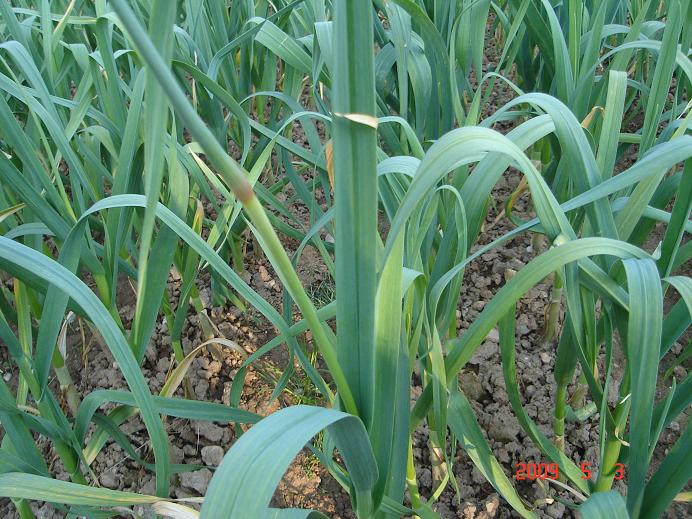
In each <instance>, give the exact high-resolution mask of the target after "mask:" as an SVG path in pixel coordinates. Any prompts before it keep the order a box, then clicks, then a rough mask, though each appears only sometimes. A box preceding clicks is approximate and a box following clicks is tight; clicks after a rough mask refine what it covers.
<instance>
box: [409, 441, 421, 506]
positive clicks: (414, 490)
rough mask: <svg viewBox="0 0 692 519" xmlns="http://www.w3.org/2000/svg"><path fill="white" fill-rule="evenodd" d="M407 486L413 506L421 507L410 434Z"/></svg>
mask: <svg viewBox="0 0 692 519" xmlns="http://www.w3.org/2000/svg"><path fill="white" fill-rule="evenodd" d="M406 486H407V487H408V494H409V498H410V499H411V508H414V509H415V508H419V507H420V506H421V505H422V503H421V499H420V492H419V490H418V482H417V481H416V466H415V464H414V463H413V439H412V438H411V436H409V440H408V461H407V463H406Z"/></svg>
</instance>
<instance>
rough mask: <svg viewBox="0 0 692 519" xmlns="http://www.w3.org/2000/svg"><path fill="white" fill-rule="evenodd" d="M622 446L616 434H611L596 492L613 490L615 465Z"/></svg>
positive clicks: (607, 442) (607, 441) (609, 434)
mask: <svg viewBox="0 0 692 519" xmlns="http://www.w3.org/2000/svg"><path fill="white" fill-rule="evenodd" d="M621 446H622V443H621V442H620V440H618V439H617V438H616V437H615V434H614V433H611V432H609V433H608V439H607V440H606V445H605V450H604V452H603V459H602V460H601V469H600V471H599V472H598V479H597V480H596V485H595V486H594V492H608V491H609V490H610V489H611V488H612V486H613V479H614V478H615V464H616V463H617V461H618V458H619V457H620V448H621Z"/></svg>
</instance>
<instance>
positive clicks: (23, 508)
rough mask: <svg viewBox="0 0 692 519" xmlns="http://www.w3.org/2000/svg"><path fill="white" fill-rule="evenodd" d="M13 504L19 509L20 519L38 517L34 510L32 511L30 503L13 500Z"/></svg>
mask: <svg viewBox="0 0 692 519" xmlns="http://www.w3.org/2000/svg"><path fill="white" fill-rule="evenodd" d="M12 502H13V503H14V506H15V507H16V508H17V513H18V514H19V517H20V519H36V516H35V515H34V512H33V510H31V507H30V506H29V502H28V501H26V500H25V499H13V500H12Z"/></svg>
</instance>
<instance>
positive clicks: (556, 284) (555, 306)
mask: <svg viewBox="0 0 692 519" xmlns="http://www.w3.org/2000/svg"><path fill="white" fill-rule="evenodd" d="M562 286H563V284H562V278H561V277H560V275H559V274H558V273H557V272H556V273H555V277H554V279H553V288H552V290H551V291H550V302H549V303H548V307H547V308H546V319H545V337H544V340H545V342H546V343H551V342H553V341H554V340H555V336H556V335H557V321H558V318H559V317H560V303H561V301H562Z"/></svg>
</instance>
